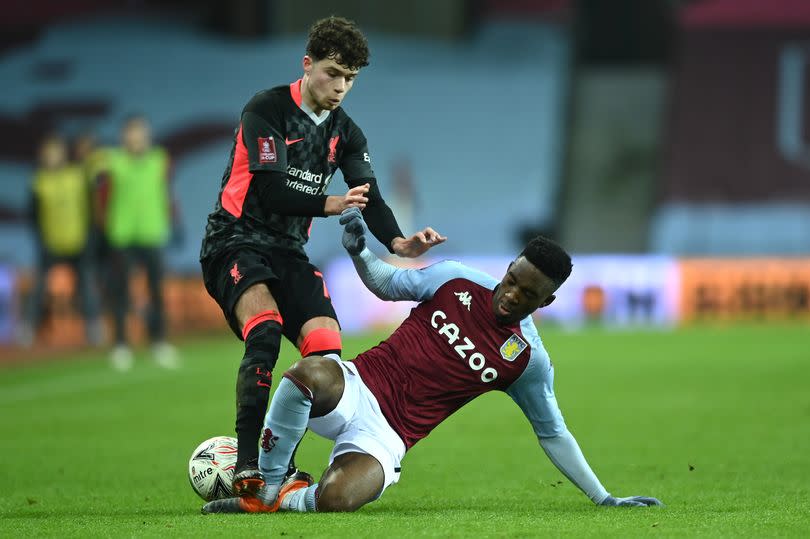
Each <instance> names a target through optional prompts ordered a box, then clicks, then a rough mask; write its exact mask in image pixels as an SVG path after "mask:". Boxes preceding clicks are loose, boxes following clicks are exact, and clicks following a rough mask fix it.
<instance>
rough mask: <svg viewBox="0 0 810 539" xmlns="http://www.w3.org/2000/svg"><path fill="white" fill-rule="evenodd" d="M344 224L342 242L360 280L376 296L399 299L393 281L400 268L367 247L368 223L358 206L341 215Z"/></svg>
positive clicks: (385, 298)
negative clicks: (384, 260) (394, 290)
mask: <svg viewBox="0 0 810 539" xmlns="http://www.w3.org/2000/svg"><path fill="white" fill-rule="evenodd" d="M340 224H341V225H343V236H342V238H341V242H342V243H343V248H344V249H346V251H347V252H348V253H349V254H350V255H351V257H352V262H353V263H354V267H355V269H356V270H357V274H358V275H359V276H360V280H361V281H363V284H364V285H366V288H368V289H369V290H371V291H372V292H373V293H374V295H375V296H377V297H378V298H380V299H383V300H388V301H391V300H395V299H399V298H397V297H396V296H395V294H394V293H393V290H392V286H391V281H392V280H393V278H394V275H395V274H396V272H397V271H399V270H398V268H396V267H394V266H392V265H391V264H387V263H385V262H383V261H382V260H380V259H379V258H377V256H376V255H375V254H374V253H372V252H371V251H369V250H368V249H367V248H366V231H367V227H366V223H365V221H363V215H362V214H361V213H360V210H359V209H357V208H349V209H347V210H344V211H343V213H341V215H340Z"/></svg>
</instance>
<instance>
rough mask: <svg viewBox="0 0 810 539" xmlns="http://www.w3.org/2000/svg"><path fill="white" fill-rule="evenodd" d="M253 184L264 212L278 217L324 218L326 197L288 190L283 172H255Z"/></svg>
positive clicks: (285, 175)
mask: <svg viewBox="0 0 810 539" xmlns="http://www.w3.org/2000/svg"><path fill="white" fill-rule="evenodd" d="M253 182H254V184H255V186H256V187H255V189H257V190H258V194H259V200H260V201H261V205H262V207H263V208H264V210H265V211H269V212H271V213H277V214H279V215H297V216H300V217H326V213H324V208H325V206H326V195H307V194H304V193H301V192H300V191H295V190H294V189H290V188H288V187H287V174H286V173H285V172H278V171H268V172H256V173H254V175H253Z"/></svg>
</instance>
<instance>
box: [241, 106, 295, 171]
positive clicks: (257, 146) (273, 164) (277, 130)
mask: <svg viewBox="0 0 810 539" xmlns="http://www.w3.org/2000/svg"><path fill="white" fill-rule="evenodd" d="M257 101H258V99H257V98H256V97H254V98H253V99H252V100H251V101H250V102H249V103H248V104H247V105H246V106H245V110H244V111H243V112H242V121H241V124H240V128H239V129H240V133H241V135H242V140H241V143H242V144H244V146H245V149H246V150H247V154H248V168H249V170H250V172H253V173H256V172H262V171H276V172H281V173H285V174H286V172H287V145H286V143H285V141H284V137H285V133H284V132H283V127H282V126H283V121H282V118H281V115H280V113H277V112H276V111H275V110H274V109H273V108H272V107H271V105H270V104H268V103H267V101H268V100H267V99H264V100H263V101H261V102H258V103H257ZM256 109H260V110H261V111H262V112H261V114H260V113H258V112H256Z"/></svg>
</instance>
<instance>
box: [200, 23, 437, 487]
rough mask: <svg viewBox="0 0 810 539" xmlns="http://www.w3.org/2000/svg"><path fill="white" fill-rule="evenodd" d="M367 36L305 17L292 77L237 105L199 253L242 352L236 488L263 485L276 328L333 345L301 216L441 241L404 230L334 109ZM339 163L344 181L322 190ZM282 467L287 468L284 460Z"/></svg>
mask: <svg viewBox="0 0 810 539" xmlns="http://www.w3.org/2000/svg"><path fill="white" fill-rule="evenodd" d="M368 57H369V51H368V45H367V43H366V39H365V37H364V36H363V34H362V33H361V32H360V31H359V30H358V28H357V27H356V26H355V25H354V23H352V22H350V21H348V20H346V19H342V18H339V17H330V18H327V19H323V20H320V21H317V22H316V23H315V24H314V25H313V26H312V28H311V29H310V33H309V40H308V42H307V47H306V55H305V56H304V58H303V71H304V73H303V77H302V78H301V79H299V80H297V81H295V82H293V83H292V84H285V85H282V86H278V87H275V88H272V89H269V90H264V91H261V92H259V93H258V94H256V95H255V96H254V97H253V98H252V99H251V100H250V101H249V102H248V104H247V105H246V106H245V108H244V110H243V111H242V116H241V120H240V123H239V127H238V129H237V130H236V134H235V137H234V144H233V149H232V151H231V155H230V158H229V160H228V164H227V167H226V170H225V173H224V175H223V178H222V187H221V190H220V192H219V195H218V197H217V201H216V205H215V207H214V211H213V212H212V213H211V214H210V215H209V216H208V223H207V226H206V230H205V237H204V239H203V242H202V249H201V252H200V263H201V265H202V270H203V279H204V281H205V286H206V289H207V290H208V292H209V294H211V296H212V297H213V298H214V299H215V300H216V301H217V303H218V304H219V306H220V307H221V308H222V311H223V313H224V315H225V318H226V320H227V321H228V324H229V326H230V327H231V329H232V330H233V331H234V333H235V334H236V336H237V337H239V338H240V339H242V340H244V341H245V354H244V357H243V359H242V362H241V364H240V366H239V371H238V374H237V383H236V434H237V438H238V441H239V446H238V447H239V453H238V456H237V463H236V474H235V477H234V490H235V492H237V493H238V494H250V493H255V491H256V490H258V489H259V488H260V487H261V486H262V485H263V480H262V475H261V473H260V472H259V469H258V461H257V459H258V442H259V431H260V429H261V426H262V418H263V417H264V415H265V412H266V411H267V403H268V400H269V393H270V386H271V375H272V371H273V367H274V366H275V364H276V361H277V358H278V352H279V346H280V342H281V336H282V335H284V336H285V337H287V339H289V340H290V341H291V342H292V343H293V344H294V345H295V346H297V347H298V349H299V350H300V352H301V354H302V356H307V355H311V354H314V353H319V354H321V355H323V354H326V353H334V354H340V350H341V341H340V334H339V330H340V326H339V325H338V322H337V316H336V314H335V311H334V309H333V308H332V303H331V300H330V298H329V292H328V290H327V288H326V284H325V283H324V280H323V275H322V274H321V272H320V271H319V270H318V268H317V267H315V266H314V265H312V264H310V263H309V260H308V258H307V256H306V254H305V252H304V244H305V243H306V242H307V240H308V238H309V233H310V227H311V225H312V218H313V217H326V216H329V215H338V214H340V212H341V211H343V210H344V209H346V208H349V207H354V208H359V209H362V210H363V215H364V216H365V219H366V221H367V222H368V226H369V228H370V229H371V232H372V234H374V236H375V237H376V238H377V239H378V240H379V241H380V242H381V243H382V244H383V245H384V246H385V247H386V248H387V249H388V250H389V251H391V252H392V253H396V254H397V255H399V256H404V257H415V256H419V255H421V254H422V253H424V252H425V251H427V250H428V249H429V248H431V247H432V246H434V245H437V244H439V243H442V242H443V241H444V240H445V238H443V237H442V236H441V235H439V234H438V233H437V232H435V231H434V230H433V229H431V228H425V229H424V230H422V231H420V232H418V233H416V234H414V235H413V236H410V237H409V238H406V237H404V236H403V234H402V232H401V231H400V229H399V226H398V225H397V222H396V219H395V218H394V215H393V213H392V212H391V210H390V208H389V207H388V206H387V205H386V203H385V201H384V200H383V198H382V196H381V194H380V191H379V189H378V188H377V185H376V179H375V176H374V172H373V170H372V168H371V158H370V157H369V150H368V146H367V143H366V138H365V136H364V135H363V132H362V131H361V130H360V128H359V127H357V125H355V123H354V122H353V121H352V120H351V118H349V116H348V115H347V114H346V112H345V111H344V110H343V109H342V108H341V107H340V104H341V102H342V101H343V98H344V97H345V96H346V94H347V93H348V91H349V90H350V89H351V87H352V85H353V84H354V81H355V77H356V76H357V74H358V72H359V71H360V69H361V68H362V67H364V66H366V65H368ZM338 169H340V171H341V172H342V174H343V179H344V180H345V182H346V184H347V185H348V186H349V190H348V192H347V193H346V194H345V195H342V196H328V195H326V189H327V187H328V185H329V183H330V181H331V180H332V177H333V175H334V174H335V172H336V171H337V170H338ZM290 469H291V474H292V473H293V471H294V465H292V463H291V465H290Z"/></svg>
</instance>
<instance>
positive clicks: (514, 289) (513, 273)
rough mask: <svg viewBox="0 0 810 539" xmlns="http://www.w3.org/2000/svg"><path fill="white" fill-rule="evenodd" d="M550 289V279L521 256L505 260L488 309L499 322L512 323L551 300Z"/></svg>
mask: <svg viewBox="0 0 810 539" xmlns="http://www.w3.org/2000/svg"><path fill="white" fill-rule="evenodd" d="M553 292H554V283H553V282H552V281H551V279H549V278H548V277H546V275H545V274H544V273H543V272H542V271H540V270H539V269H537V267H536V266H535V265H534V264H532V263H531V262H529V261H528V260H526V258H524V257H522V256H521V257H520V258H518V259H517V260H515V261H514V262H512V263H511V264H509V268H508V269H507V270H506V275H504V276H503V279H501V283H500V284H499V285H498V288H497V290H495V294H494V295H493V296H492V310H493V311H494V312H495V318H496V319H497V320H498V322H500V323H501V324H503V325H511V324H515V323H517V322H519V321H520V320H523V319H524V318H526V317H527V316H529V315H530V314H532V313H533V312H534V311H536V310H537V309H539V308H540V307H545V306H546V305H548V304H549V303H551V302H552V301H554V294H553Z"/></svg>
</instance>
